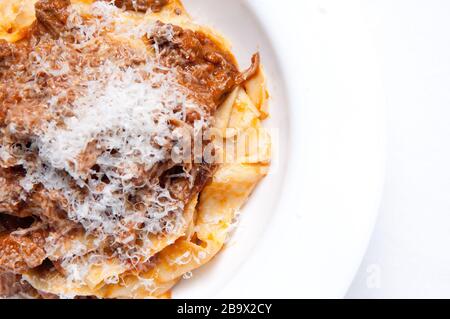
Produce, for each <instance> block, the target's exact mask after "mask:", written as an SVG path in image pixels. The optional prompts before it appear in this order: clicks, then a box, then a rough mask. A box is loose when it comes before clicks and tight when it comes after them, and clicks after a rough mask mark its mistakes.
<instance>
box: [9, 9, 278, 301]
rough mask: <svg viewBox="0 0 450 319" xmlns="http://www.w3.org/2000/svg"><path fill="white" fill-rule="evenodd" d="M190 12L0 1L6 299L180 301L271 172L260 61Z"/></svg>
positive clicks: (217, 250) (225, 239)
mask: <svg viewBox="0 0 450 319" xmlns="http://www.w3.org/2000/svg"><path fill="white" fill-rule="evenodd" d="M248 64H249V66H248V67H247V68H246V69H242V70H241V69H239V67H238V64H237V62H236V59H235V57H234V55H233V54H232V52H231V49H230V44H229V43H228V42H227V40H225V39H224V38H223V37H222V36H221V35H219V34H218V33H217V32H215V31H214V30H212V29H210V28H207V27H204V26H200V25H198V24H196V23H195V22H194V21H193V20H192V19H191V18H190V16H189V15H188V13H187V12H186V10H185V8H184V7H183V5H182V4H181V3H180V1H179V0H115V1H106V0H105V1H100V0H98V1H95V0H71V1H70V0H2V1H0V296H3V297H13V296H19V297H29V298H169V297H170V296H171V289H172V288H173V287H174V286H175V285H176V284H177V283H178V282H179V281H180V280H182V279H183V278H185V279H187V278H188V277H190V276H191V272H192V271H193V270H196V269H197V268H199V267H201V266H202V265H205V264H207V263H208V262H209V261H210V260H211V259H212V258H213V257H214V256H216V255H217V254H218V253H219V252H220V251H221V250H222V248H223V247H224V245H225V244H226V242H227V240H228V237H229V236H230V231H231V230H232V229H233V226H234V224H235V223H236V218H237V214H238V212H239V209H240V208H241V207H242V206H243V205H244V204H245V202H246V200H247V199H248V197H249V196H250V194H251V193H252V191H253V190H254V188H255V186H256V185H257V184H258V183H259V182H260V181H261V179H262V178H263V177H264V176H265V175H266V174H267V173H268V169H269V165H270V158H271V140H270V136H269V134H268V133H267V131H265V130H264V129H263V128H262V121H263V120H264V119H265V118H266V117H267V116H268V106H267V104H268V103H267V102H268V93H267V89H266V80H265V76H264V73H263V70H262V67H261V65H260V56H259V54H255V55H253V57H252V58H251V61H249V63H248Z"/></svg>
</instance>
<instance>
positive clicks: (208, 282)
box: [174, 0, 384, 298]
mask: <svg viewBox="0 0 450 319" xmlns="http://www.w3.org/2000/svg"><path fill="white" fill-rule="evenodd" d="M281 3H283V5H281ZM185 5H186V6H187V8H188V10H189V12H190V13H191V15H192V16H193V17H194V18H195V19H196V20H198V21H199V22H201V23H205V24H208V25H210V26H212V27H214V28H216V29H217V30H219V31H220V32H222V33H223V34H224V35H225V36H226V37H227V38H228V39H230V40H231V42H232V43H233V48H234V52H235V53H236V54H237V57H238V60H239V61H240V63H241V65H242V66H246V65H247V64H248V63H249V61H250V57H251V54H252V53H253V52H255V51H260V52H261V54H262V59H263V64H264V66H265V69H266V73H267V76H268V78H269V88H270V91H271V95H272V100H271V118H270V120H268V121H267V124H266V125H267V127H269V128H271V129H273V130H272V132H273V139H274V143H275V146H276V148H275V158H274V163H273V167H272V171H271V174H270V175H269V176H268V177H267V178H266V179H265V180H264V181H263V183H262V184H261V185H260V186H259V187H258V189H257V190H256V192H255V193H254V194H253V195H252V197H251V199H250V200H249V202H248V204H247V205H246V206H245V207H244V209H243V210H242V217H241V222H240V225H239V227H238V229H237V231H236V232H235V233H234V235H233V236H232V239H231V241H230V243H228V245H227V247H226V248H225V249H224V251H223V252H221V254H220V255H219V256H218V257H217V258H215V259H214V260H213V261H212V262H211V263H210V264H208V265H207V266H206V267H204V268H202V269H201V270H199V271H196V272H195V273H194V275H193V277H192V278H191V279H189V280H184V281H183V282H182V283H181V284H180V285H179V286H177V288H176V289H175V291H174V297H175V298H196V297H206V298H207V297H225V298H241V297H251V298H253V297H268V298H282V297H287V298H300V297H306V298H314V297H333V298H340V297H343V296H344V294H345V292H346V290H347V288H348V286H349V285H350V283H351V281H352V279H353V276H354V274H355V272H356V270H357V268H358V266H359V263H360V261H361V258H362V256H363V254H364V251H365V249H366V247H367V243H368V240H369V237H370V234H371V231H372V228H373V225H374V221H375V217H376V211H377V208H378V203H379V199H380V195H381V188H382V183H383V178H384V108H383V105H384V99H383V94H382V90H381V85H380V81H379V76H378V67H377V63H376V57H375V56H374V54H373V53H372V52H373V50H372V48H371V40H370V35H369V34H368V32H367V31H366V28H365V26H364V21H363V20H362V18H361V15H360V11H359V7H358V1H350V0H349V1H347V0H342V1H334V0H328V1H327V0H321V1H319V0H317V1H315V0H309V1H308V0H300V1H299V0H286V1H282V2H281V1H274V0H247V1H245V0H227V1H223V0H185Z"/></svg>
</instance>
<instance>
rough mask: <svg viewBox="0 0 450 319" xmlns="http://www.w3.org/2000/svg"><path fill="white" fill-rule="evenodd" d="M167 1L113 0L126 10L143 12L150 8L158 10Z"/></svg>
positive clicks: (154, 10)
mask: <svg viewBox="0 0 450 319" xmlns="http://www.w3.org/2000/svg"><path fill="white" fill-rule="evenodd" d="M168 2H169V1H168V0H115V1H114V4H115V5H116V6H117V7H119V8H125V9H127V10H136V11H141V12H145V11H147V10H148V9H149V8H150V9H152V11H153V12H159V11H161V10H162V8H164V6H165V5H166V4H167V3H168Z"/></svg>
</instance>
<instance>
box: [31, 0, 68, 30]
mask: <svg viewBox="0 0 450 319" xmlns="http://www.w3.org/2000/svg"><path fill="white" fill-rule="evenodd" d="M68 6H70V0H40V1H38V2H37V3H36V5H35V10H36V19H37V21H38V22H39V24H40V25H41V26H43V27H44V28H45V30H47V32H49V33H50V34H51V35H52V37H54V38H58V37H59V34H60V33H61V32H62V31H63V30H64V27H65V25H66V21H67V18H68V16H69V13H68V11H67V7H68Z"/></svg>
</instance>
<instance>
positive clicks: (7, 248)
mask: <svg viewBox="0 0 450 319" xmlns="http://www.w3.org/2000/svg"><path fill="white" fill-rule="evenodd" d="M45 236H46V233H45V231H43V230H36V231H30V232H29V233H27V234H25V235H19V234H18V235H15V234H14V233H11V234H3V235H0V269H4V270H6V271H10V272H13V273H22V272H24V271H26V270H28V269H31V268H35V267H37V266H39V265H41V264H42V262H43V261H44V260H45V258H46V254H45V251H44V248H43V247H44V244H45Z"/></svg>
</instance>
